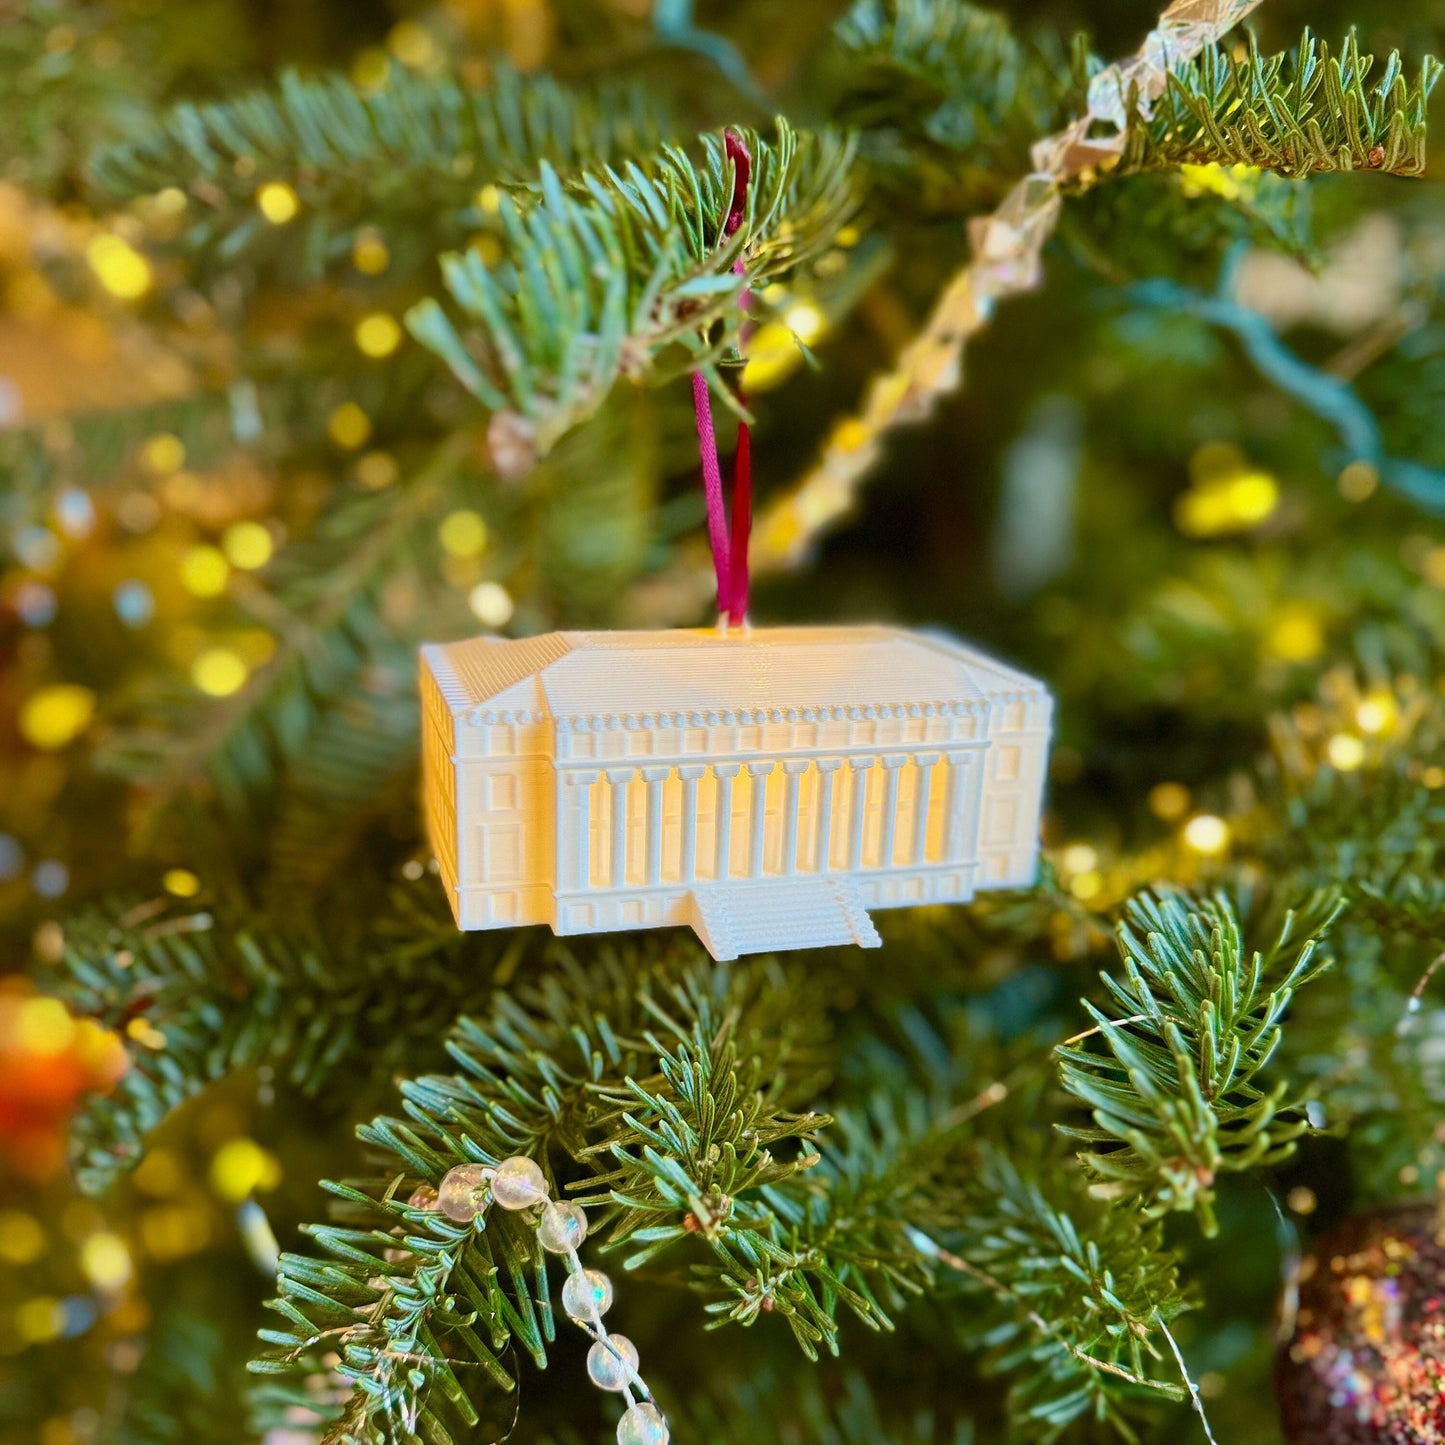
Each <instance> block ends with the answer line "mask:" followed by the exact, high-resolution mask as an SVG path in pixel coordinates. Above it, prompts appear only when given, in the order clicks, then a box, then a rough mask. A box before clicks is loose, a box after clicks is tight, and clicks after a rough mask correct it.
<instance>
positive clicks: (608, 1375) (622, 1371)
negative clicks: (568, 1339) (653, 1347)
mask: <svg viewBox="0 0 1445 1445" xmlns="http://www.w3.org/2000/svg"><path fill="white" fill-rule="evenodd" d="M587 1374H588V1377H589V1378H590V1379H591V1381H592V1383H593V1384H594V1385H596V1386H597V1388H598V1389H599V1390H621V1389H623V1388H624V1387H625V1386H627V1385H630V1384H631V1383H632V1381H633V1379H634V1378H635V1377H636V1375H637V1346H636V1345H634V1344H633V1343H632V1341H631V1340H629V1339H628V1338H627V1336H626V1335H608V1336H607V1339H606V1341H605V1342H604V1341H602V1340H598V1341H597V1343H596V1344H595V1345H593V1346H592V1348H591V1349H590V1350H588V1351H587Z"/></svg>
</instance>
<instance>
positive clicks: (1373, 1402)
mask: <svg viewBox="0 0 1445 1445" xmlns="http://www.w3.org/2000/svg"><path fill="white" fill-rule="evenodd" d="M1275 1389H1276V1393H1277V1394H1278V1397H1279V1405H1280V1414H1281V1417H1282V1419H1283V1423H1284V1430H1285V1436H1286V1438H1287V1439H1288V1440H1289V1442H1290V1445H1445V1213H1442V1209H1441V1207H1440V1206H1438V1205H1435V1204H1417V1205H1406V1206H1402V1207H1399V1208H1394V1209H1388V1210H1381V1211H1379V1212H1376V1213H1373V1214H1362V1215H1358V1216H1356V1217H1355V1218H1353V1219H1350V1220H1347V1221H1346V1222H1345V1223H1344V1224H1343V1225H1342V1226H1341V1227H1340V1228H1339V1229H1337V1230H1335V1231H1334V1232H1333V1233H1332V1234H1330V1235H1327V1236H1326V1237H1325V1238H1324V1239H1323V1240H1321V1241H1320V1243H1319V1244H1318V1246H1316V1248H1315V1250H1314V1252H1313V1253H1312V1254H1311V1255H1310V1256H1309V1257H1308V1258H1307V1259H1306V1260H1305V1261H1304V1264H1303V1265H1302V1266H1301V1269H1300V1275H1299V1308H1298V1312H1297V1314H1296V1317H1295V1321H1294V1333H1293V1335H1292V1337H1291V1338H1290V1340H1289V1342H1288V1343H1287V1344H1285V1345H1283V1346H1281V1348H1280V1351H1279V1354H1278V1356H1277V1357H1276V1360H1275Z"/></svg>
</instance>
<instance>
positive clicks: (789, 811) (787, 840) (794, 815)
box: [779, 758, 812, 873]
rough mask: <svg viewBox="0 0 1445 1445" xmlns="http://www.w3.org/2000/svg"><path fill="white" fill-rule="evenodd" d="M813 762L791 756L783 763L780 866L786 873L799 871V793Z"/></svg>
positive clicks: (808, 759)
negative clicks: (802, 779) (783, 788)
mask: <svg viewBox="0 0 1445 1445" xmlns="http://www.w3.org/2000/svg"><path fill="white" fill-rule="evenodd" d="M811 762H812V759H811V758H789V759H788V760H787V762H785V763H784V764H783V775H784V784H785V792H784V794H783V857H782V860H781V863H780V865H779V866H780V869H781V871H782V872H784V873H796V872H797V871H798V801H799V799H798V793H799V789H800V787H801V778H802V775H803V774H804V773H805V772H807V770H808V765H809V764H810V763H811Z"/></svg>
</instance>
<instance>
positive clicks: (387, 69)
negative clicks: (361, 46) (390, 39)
mask: <svg viewBox="0 0 1445 1445" xmlns="http://www.w3.org/2000/svg"><path fill="white" fill-rule="evenodd" d="M351 78H352V80H354V81H355V82H356V84H357V86H358V87H359V88H360V89H361V90H382V89H384V88H385V86H386V83H387V81H389V80H390V79H391V60H390V59H389V58H388V56H387V53H386V51H384V50H383V49H382V48H381V47H380V46H379V45H368V46H367V47H366V49H365V50H363V51H361V52H360V53H359V54H358V55H357V57H356V59H355V60H353V61H352V62H351Z"/></svg>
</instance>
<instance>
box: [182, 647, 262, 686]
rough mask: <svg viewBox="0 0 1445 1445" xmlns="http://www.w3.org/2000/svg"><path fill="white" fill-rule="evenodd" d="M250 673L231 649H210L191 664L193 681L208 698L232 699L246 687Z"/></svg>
mask: <svg viewBox="0 0 1445 1445" xmlns="http://www.w3.org/2000/svg"><path fill="white" fill-rule="evenodd" d="M249 671H250V670H249V669H248V668H247V666H246V664H245V662H244V661H242V659H241V658H240V657H239V656H238V655H237V654H236V653H234V652H232V651H231V649H230V648H229V647H209V648H207V649H206V650H205V651H204V652H203V653H202V654H201V655H200V656H199V657H198V658H197V659H196V660H195V661H194V662H193V663H192V664H191V681H192V682H193V683H195V685H196V686H197V687H198V688H200V690H201V691H202V692H203V693H205V694H206V696H207V697H230V695H231V694H232V693H233V692H238V691H239V690H240V689H241V687H242V686H244V684H245V681H246V678H247V677H248V676H249Z"/></svg>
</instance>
